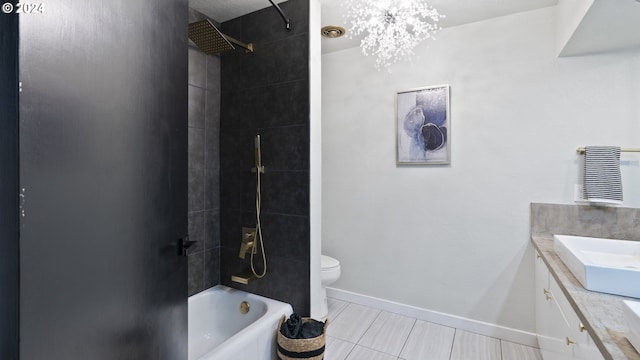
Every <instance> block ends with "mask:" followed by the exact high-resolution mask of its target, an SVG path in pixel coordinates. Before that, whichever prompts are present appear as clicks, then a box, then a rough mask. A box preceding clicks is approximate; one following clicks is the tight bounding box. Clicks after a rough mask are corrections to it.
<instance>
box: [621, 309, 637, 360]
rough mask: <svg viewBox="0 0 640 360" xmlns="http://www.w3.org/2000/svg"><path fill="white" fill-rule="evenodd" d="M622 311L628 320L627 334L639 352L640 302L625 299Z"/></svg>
mask: <svg viewBox="0 0 640 360" xmlns="http://www.w3.org/2000/svg"><path fill="white" fill-rule="evenodd" d="M622 311H623V312H624V318H625V319H626V321H627V332H626V333H625V335H626V336H627V339H628V340H629V342H630V343H631V345H633V347H634V348H636V350H637V351H638V352H640V302H637V301H628V300H625V301H623V305H622Z"/></svg>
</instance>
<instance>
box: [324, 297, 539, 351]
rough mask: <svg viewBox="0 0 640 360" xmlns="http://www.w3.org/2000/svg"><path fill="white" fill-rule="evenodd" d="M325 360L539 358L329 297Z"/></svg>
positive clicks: (468, 334)
mask: <svg viewBox="0 0 640 360" xmlns="http://www.w3.org/2000/svg"><path fill="white" fill-rule="evenodd" d="M328 302H329V316H328V318H329V327H328V328H327V346H326V351H325V359H327V360H542V355H540V351H538V349H535V348H532V347H528V346H524V345H520V344H515V343H512V342H509V341H505V340H500V339H495V338H492V337H488V336H483V335H478V334H474V333H471V332H467V331H464V330H460V329H454V328H450V327H447V326H442V325H438V324H434V323H429V322H426V321H422V320H418V319H414V318H410V317H406V316H402V315H397V314H393V313H390V312H386V311H381V310H378V309H374V308H370V307H366V306H362V305H358V304H353V303H348V302H344V301H341V300H337V299H332V298H329V299H328Z"/></svg>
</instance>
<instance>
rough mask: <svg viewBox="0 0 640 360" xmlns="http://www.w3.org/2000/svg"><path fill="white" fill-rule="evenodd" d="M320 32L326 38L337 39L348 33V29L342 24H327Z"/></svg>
mask: <svg viewBox="0 0 640 360" xmlns="http://www.w3.org/2000/svg"><path fill="white" fill-rule="evenodd" d="M320 33H321V34H322V36H324V37H326V38H330V39H335V38H339V37H341V36H343V35H344V34H346V33H347V30H345V29H344V28H343V27H342V26H337V25H327V26H324V27H322V29H320Z"/></svg>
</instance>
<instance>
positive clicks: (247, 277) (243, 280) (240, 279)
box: [231, 270, 257, 285]
mask: <svg viewBox="0 0 640 360" xmlns="http://www.w3.org/2000/svg"><path fill="white" fill-rule="evenodd" d="M255 279H257V277H256V276H255V274H253V273H252V272H251V270H248V271H244V272H242V273H240V274H237V275H232V276H231V281H233V282H235V283H238V284H243V285H248V284H249V282H251V281H253V280H255Z"/></svg>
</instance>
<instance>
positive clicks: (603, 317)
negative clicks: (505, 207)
mask: <svg viewBox="0 0 640 360" xmlns="http://www.w3.org/2000/svg"><path fill="white" fill-rule="evenodd" d="M531 239H532V242H533V244H534V247H535V257H536V258H535V296H536V299H535V305H536V332H537V334H538V343H539V346H540V351H541V352H542V355H543V357H544V359H545V360H560V359H562V360H568V359H584V360H596V359H598V360H600V359H607V360H640V354H638V352H637V351H636V350H635V349H634V348H633V346H632V345H631V344H630V343H629V341H628V340H627V338H626V336H625V332H626V331H627V326H626V322H625V319H624V315H623V314H624V310H623V300H635V301H640V299H631V298H627V297H623V296H616V295H609V294H604V293H598V292H593V291H588V290H586V289H585V288H584V287H583V286H582V285H581V284H580V282H579V281H578V280H577V279H576V278H575V276H573V274H572V273H571V271H570V270H569V269H568V268H567V266H566V265H565V264H564V263H563V262H562V260H561V259H560V258H559V257H558V255H557V254H556V252H555V250H554V243H553V237H551V236H535V235H533V236H532V237H531Z"/></svg>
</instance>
